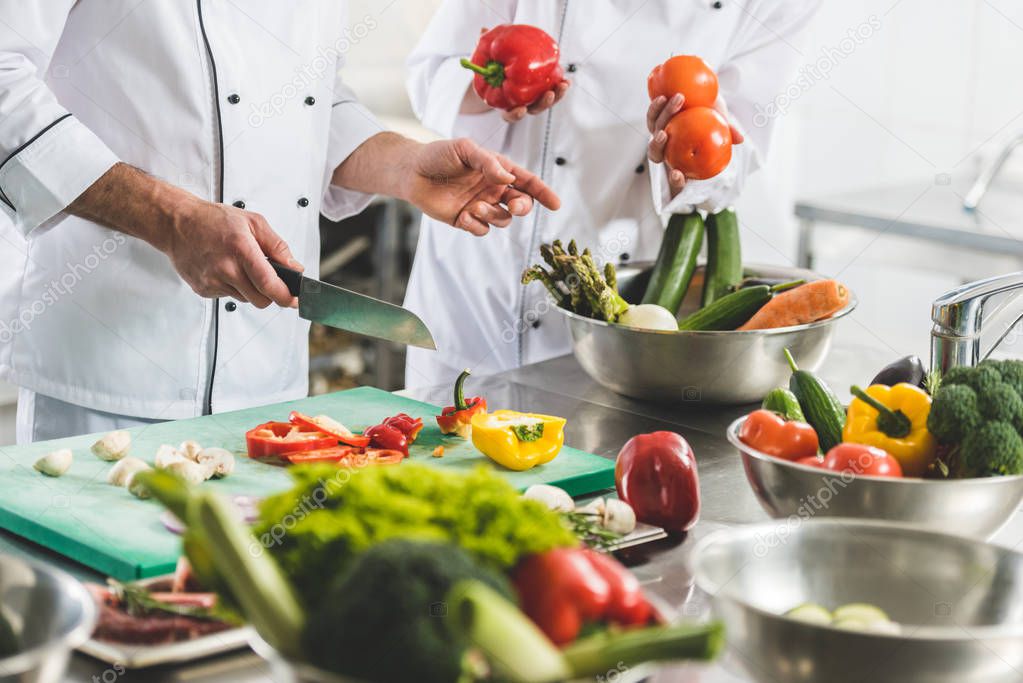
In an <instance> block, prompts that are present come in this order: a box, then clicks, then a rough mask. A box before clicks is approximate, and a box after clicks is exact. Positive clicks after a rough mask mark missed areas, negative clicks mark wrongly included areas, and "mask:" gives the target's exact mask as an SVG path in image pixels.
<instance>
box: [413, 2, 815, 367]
mask: <svg viewBox="0 0 1023 683" xmlns="http://www.w3.org/2000/svg"><path fill="white" fill-rule="evenodd" d="M817 4H818V0H672V1H670V2H669V1H668V0H491V1H488V2H478V1H476V0H445V2H444V3H443V4H442V5H441V7H440V9H439V11H438V12H437V14H436V15H435V16H434V17H433V20H432V21H431V23H430V25H429V27H428V28H427V30H426V33H425V35H424V36H423V38H422V40H421V42H420V43H419V45H418V46H417V47H416V49H415V50H414V52H413V54H412V55H411V56H410V57H409V61H408V64H409V68H410V75H409V94H410V96H411V100H412V104H413V107H414V109H415V111H416V113H417V115H418V116H419V117H420V119H421V120H422V121H423V123H424V124H425V125H426V126H428V127H430V128H432V129H434V130H436V131H438V132H439V133H441V134H442V135H467V136H469V137H471V138H472V139H474V140H476V141H477V142H479V143H481V144H487V145H493V146H497V147H499V148H500V149H501V151H502V152H503V153H504V154H505V155H507V156H508V157H509V158H510V159H512V160H514V161H516V162H517V163H519V164H521V165H523V166H525V167H526V168H529V169H532V170H534V171H536V172H538V173H539V174H540V176H541V178H543V179H544V181H545V182H547V183H549V184H550V185H551V186H552V187H553V188H554V189H555V190H556V191H557V192H558V194H559V195H560V196H561V198H562V202H563V207H562V209H561V211H559V212H558V213H557V214H553V213H549V212H545V211H542V210H541V211H537V212H535V213H534V214H532V215H531V216H528V217H524V218H516V219H515V220H514V223H516V224H517V225H515V226H514V227H513V228H512V229H510V230H506V231H501V232H500V234H497V235H495V236H494V237H493V238H491V239H488V240H479V241H473V240H471V239H469V238H468V236H467V235H463V234H458V233H456V232H455V231H451V230H446V229H445V226H443V225H442V224H440V223H439V222H438V221H435V220H433V219H432V218H430V217H428V216H427V217H424V219H423V222H422V230H421V233H420V238H419V245H418V250H417V255H416V260H415V264H414V266H413V270H412V278H411V282H410V284H409V291H408V294H407V296H406V300H405V305H406V306H407V307H409V308H411V309H412V310H413V311H416V312H417V313H418V314H419V315H420V316H421V317H423V318H424V320H425V321H426V322H427V324H428V325H429V326H430V328H431V329H432V330H434V331H435V336H436V341H437V345H438V348H440V349H441V350H442V353H438V354H432V355H430V354H427V353H423V352H421V351H419V350H417V349H410V350H409V355H408V362H407V366H406V384H407V385H408V386H417V385H429V384H438V383H447V382H449V381H452V380H453V378H454V377H455V376H456V375H457V374H458V372H459V370H460V369H461V368H465V367H470V368H472V369H473V370H474V372H477V373H492V372H499V371H501V370H507V369H509V368H514V367H518V366H520V365H523V364H526V363H534V362H538V361H542V360H545V359H547V358H551V357H553V356H558V355H561V354H564V353H568V352H569V351H570V348H571V346H570V337H569V333H568V329H567V326H566V324H565V321H564V320H563V319H562V318H561V317H560V316H559V315H558V314H557V312H556V311H551V310H550V308H551V305H550V303H549V302H548V299H547V296H546V293H545V290H544V288H543V287H540V286H539V285H534V286H527V287H523V286H522V285H521V284H520V282H519V278H520V275H521V273H522V271H523V270H524V269H525V268H526V267H527V266H528V265H530V264H532V263H535V262H539V245H540V244H541V243H543V242H551V241H552V240H554V239H561V240H562V241H564V242H566V243H567V241H568V240H571V239H575V240H577V241H578V242H579V244H580V248H582V247H584V246H585V247H589V248H591V249H592V250H593V252H594V254H595V256H596V257H597V258H598V259H599V260H602V261H612V262H618V261H627V260H630V259H632V260H636V259H650V258H653V257H654V256H655V255H656V253H657V248H658V246H659V244H660V236H661V232H662V229H663V221H664V220H665V216H666V214H668V213H678V212H688V211H689V210H691V209H692V208H694V207H695V208H699V209H704V210H708V211H716V210H719V209H722V208H725V207H728V206H729V205H731V204H732V203H733V202H734V201H735V200H736V198H737V197H738V196H739V194H740V193H741V192H742V188H743V183H744V181H745V179H746V178H747V177H748V176H749V174H751V173H753V172H754V171H755V170H756V169H757V168H758V167H759V166H760V164H761V160H762V159H763V158H764V155H765V154H766V152H767V148H768V145H769V143H770V140H771V133H772V130H773V123H774V122H773V119H771V118H770V117H766V116H763V115H760V116H758V115H757V112H762V111H763V110H762V109H758V107H764V106H766V105H767V104H768V103H769V102H771V101H772V100H773V99H774V98H775V96H776V95H777V94H778V93H780V92H783V91H784V90H785V88H786V86H787V84H788V79H790V78H792V77H793V76H794V66H795V62H796V60H797V59H798V58H799V52H798V51H797V48H796V47H794V44H796V43H797V42H798V36H799V34H800V32H801V31H802V29H803V28H804V27H805V26H806V24H807V23H808V21H809V18H810V16H811V15H812V13H813V11H814V9H815V8H816V6H817ZM506 23H515V24H531V25H534V26H538V27H540V28H542V29H544V30H545V31H547V32H548V33H549V34H550V35H551V36H552V37H554V39H555V40H557V41H558V43H559V44H560V46H561V64H562V66H563V67H564V68H565V72H566V74H565V76H566V79H567V81H568V82H567V83H563V84H561V85H559V86H556V87H555V88H554V89H553V90H552V91H551V92H549V93H547V94H546V95H545V96H544V97H542V98H541V99H540V100H539V101H538V102H537V103H536V104H535V105H534V106H532V107H529V108H528V109H527V108H520V109H518V110H515V111H512V112H501V111H496V110H493V109H490V108H489V107H487V105H486V104H485V103H483V101H482V100H481V99H480V98H479V97H478V96H477V95H476V93H475V92H474V90H473V89H472V87H471V82H472V77H473V74H472V73H471V72H469V71H468V70H466V69H464V68H462V66H461V65H460V64H459V58H461V57H465V56H467V55H471V54H472V52H473V49H474V47H475V44H476V42H477V39H478V38H479V35H480V30H481V29H482V28H487V27H494V26H497V25H500V24H506ZM673 54H695V55H698V56H700V57H702V58H703V59H704V60H706V61H707V62H708V64H710V66H711V68H713V69H714V70H715V71H716V72H717V74H718V79H719V82H720V92H721V98H720V100H719V102H718V105H717V106H718V109H720V110H721V111H722V112H725V113H726V115H727V118H728V119H729V121H730V123H731V124H732V125H733V129H734V130H733V137H734V138H735V139H736V140H737V141H738V140H743V138H745V139H744V141H743V142H742V144H741V145H737V146H735V147H734V148H733V156H732V161H731V163H730V165H729V166H728V167H727V168H726V169H725V171H724V172H723V173H721V174H720V175H718V176H716V177H715V178H712V179H709V180H704V181H694V180H689V181H687V180H686V178H685V177H684V176H683V175H682V174H681V173H680V172H678V171H677V170H673V169H670V168H667V167H666V166H665V165H664V164H663V163H662V161H663V156H664V145H665V142H666V136H665V135H664V133H663V132H662V131H661V129H662V128H663V127H664V124H665V123H666V122H667V120H668V119H669V118H670V116H671V114H673V113H674V112H677V111H678V110H679V108H680V106H681V102H679V101H678V100H675V101H670V102H669V101H664V100H660V101H655V102H653V103H651V102H650V98H649V96H648V94H647V87H646V78H647V74H648V73H649V72H650V70H651V68H653V67H654V66H655V65H657V64H659V63H661V62H663V61H664V60H666V59H667V58H668V57H670V56H671V55H673Z"/></svg>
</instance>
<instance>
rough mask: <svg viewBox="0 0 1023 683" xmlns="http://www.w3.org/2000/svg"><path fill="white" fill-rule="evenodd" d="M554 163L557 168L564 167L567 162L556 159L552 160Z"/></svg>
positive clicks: (562, 159)
mask: <svg viewBox="0 0 1023 683" xmlns="http://www.w3.org/2000/svg"><path fill="white" fill-rule="evenodd" d="M554 163H556V164H557V165H558V166H564V165H565V164H567V163H568V161H567V160H566V159H565V157H558V158H557V159H555V160H554Z"/></svg>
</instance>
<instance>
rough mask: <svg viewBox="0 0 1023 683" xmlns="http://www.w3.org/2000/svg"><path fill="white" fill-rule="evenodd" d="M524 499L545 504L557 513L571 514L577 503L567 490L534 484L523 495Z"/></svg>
mask: <svg viewBox="0 0 1023 683" xmlns="http://www.w3.org/2000/svg"><path fill="white" fill-rule="evenodd" d="M522 497H523V498H527V499H529V500H535V501H539V502H541V503H543V504H544V505H546V506H547V507H548V508H550V509H551V510H554V511H556V512H571V511H572V510H574V509H575V501H573V500H572V496H570V495H568V492H567V491H565V489H560V488H558V487H557V486H551V485H550V484H533V485H532V486H530V487H529V488H528V489H526V492H525V493H523V494H522Z"/></svg>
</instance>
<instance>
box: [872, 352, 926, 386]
mask: <svg viewBox="0 0 1023 683" xmlns="http://www.w3.org/2000/svg"><path fill="white" fill-rule="evenodd" d="M926 378H927V370H926V369H925V368H924V364H923V361H921V360H920V357H919V356H903V357H902V358H900V359H898V360H897V361H893V362H891V363H889V364H888V365H886V366H884V367H883V368H881V371H880V372H879V373H877V375H876V376H875V377H874V379H872V380H870V383H871V384H884V385H885V386H889V387H893V386H895V385H896V384H901V383H903V382H905V383H906V384H912V385H913V386H916V387H920V388H921V389H922V388H923V386H924V380H925V379H926Z"/></svg>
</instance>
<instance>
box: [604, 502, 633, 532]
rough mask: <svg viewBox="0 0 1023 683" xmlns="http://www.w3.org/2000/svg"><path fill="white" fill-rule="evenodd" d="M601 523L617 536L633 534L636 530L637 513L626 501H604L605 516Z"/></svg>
mask: <svg viewBox="0 0 1023 683" xmlns="http://www.w3.org/2000/svg"><path fill="white" fill-rule="evenodd" d="M601 523H602V524H603V525H604V528H605V529H607V530H608V531H613V532H614V533H616V534H622V535H623V536H624V535H625V534H631V533H632V532H633V531H635V529H636V511H635V510H633V509H632V506H631V505H629V504H628V503H626V502H625V501H624V500H618V499H617V498H608V499H607V500H606V501H604V515H603V517H602V518H601Z"/></svg>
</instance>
